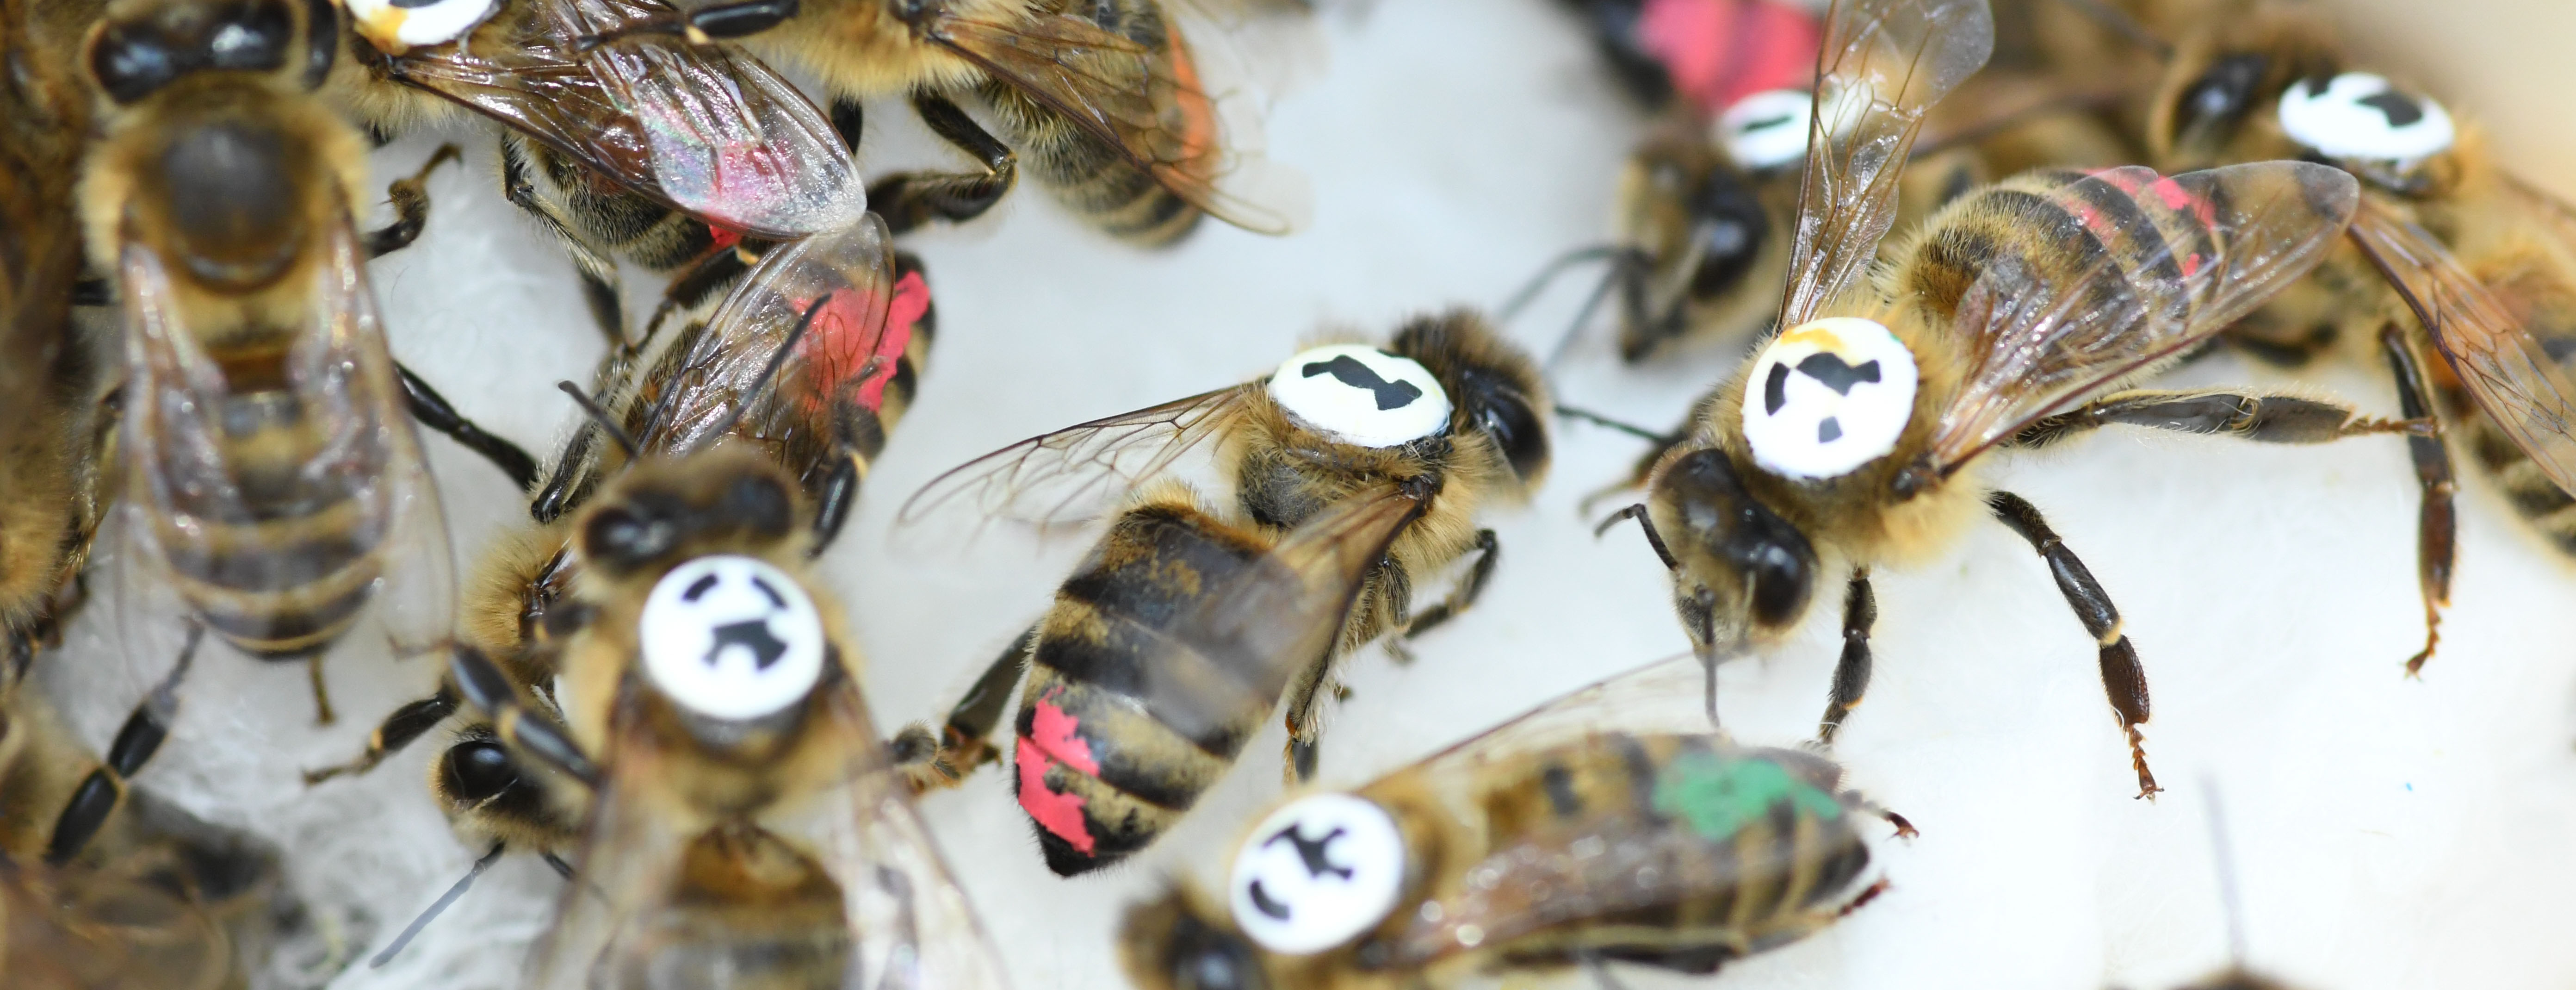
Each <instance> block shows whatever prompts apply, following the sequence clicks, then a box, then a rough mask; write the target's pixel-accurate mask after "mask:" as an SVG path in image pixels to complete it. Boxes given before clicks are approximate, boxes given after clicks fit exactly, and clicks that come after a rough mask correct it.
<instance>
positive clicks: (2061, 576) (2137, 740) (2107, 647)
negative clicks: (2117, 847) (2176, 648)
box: [1986, 492, 2163, 799]
mask: <svg viewBox="0 0 2576 990" xmlns="http://www.w3.org/2000/svg"><path fill="white" fill-rule="evenodd" d="M1986 506H1987V507H1988V508H1989V509H1992V510H1993V511H1994V514H1995V518H1996V519H1999V520H2002V521H2003V524H2004V525H2005V526H2008V527H2011V528H2012V531H2013V532H2016V533H2019V534H2021V538H2022V539H2025V540H2029V541H2030V545H2031V548H2032V549H2035V550H2038V551H2039V556H2040V559H2042V560H2045V561H2047V562H2048V570H2049V573H2050V574H2052V575H2054V576H2055V577H2056V578H2057V590H2058V592H2059V593H2060V594H2063V595H2065V596H2066V604H2067V606H2068V607H2070V608H2073V609H2074V610H2075V617H2076V618H2077V619H2079V620H2081V621H2082V622H2083V623H2084V631H2085V632H2089V633H2092V634H2093V640H2094V642H2096V643H2099V644H2101V647H2102V657H2101V663H2102V690H2103V693H2105V694H2107V695H2109V696H2110V698H2111V710H2112V711H2113V712H2115V713H2117V714H2118V715H2119V719H2120V730H2121V731H2122V732H2124V733H2127V734H2128V737H2129V763H2130V765H2131V766H2134V767H2135V768H2136V769H2137V771H2138V796H2139V797H2142V798H2150V799H2152V798H2154V797H2155V794H2156V792H2157V791H2160V790H2163V788H2161V787H2157V786H2156V777H2155V775H2154V774H2152V773H2149V772H2148V771H2147V746H2146V739H2145V737H2144V736H2143V735H2142V734H2141V733H2139V731H2138V726H2139V725H2140V724H2142V723H2144V722H2146V720H2147V714H2148V713H2147V672H2146V669H2145V668H2143V667H2141V666H2139V665H2138V649H2137V647H2135V646H2132V645H2130V643H2129V634H2128V633H2125V632H2122V631H2121V629H2120V610H2119V608H2118V607H2117V606H2114V605H2112V604H2111V595H2110V593H2109V592H2106V591H2104V590H2102V583H2101V582H2099V581H2096V580H2094V579H2093V572H2092V571H2089V570H2086V569H2085V568H2084V562H2083V561H2081V560H2078V559H2076V557H2075V551H2073V550H2069V549H2067V548H2066V543H2065V541H2063V540H2060V539H2058V538H2057V531H2056V530H2053V529H2050V528H2048V520H2047V519H2045V518H2042V517H2041V516H2040V514H2039V508H2038V507H2037V506H2034V505H2032V504H2030V503H2029V502H2028V501H2025V500H2023V498H2022V497H2021V496H2019V495H2015V494H2013V493H2011V492H1996V493H1994V494H1993V495H1990V496H1987V498H1986Z"/></svg>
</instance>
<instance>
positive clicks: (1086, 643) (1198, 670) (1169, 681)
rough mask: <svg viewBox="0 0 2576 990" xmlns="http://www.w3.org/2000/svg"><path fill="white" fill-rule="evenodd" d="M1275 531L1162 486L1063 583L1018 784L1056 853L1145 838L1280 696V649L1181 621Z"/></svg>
mask: <svg viewBox="0 0 2576 990" xmlns="http://www.w3.org/2000/svg"><path fill="white" fill-rule="evenodd" d="M1268 548H1269V541H1268V540H1267V539H1265V538H1263V537H1262V536H1260V535H1259V534H1258V533H1256V532H1251V531H1246V530H1242V529H1238V528H1236V527H1232V526H1228V525H1226V524H1225V523H1222V522H1219V521H1218V520H1216V519H1214V518H1212V517H1210V516H1208V515H1207V514H1205V513H1203V512H1200V511H1198V510H1197V509H1196V508H1194V507H1192V506H1191V505H1190V504H1189V502H1188V500H1187V499H1186V498H1182V499H1174V500H1157V501H1154V502H1150V503H1148V504H1145V505H1142V506H1139V507H1137V508H1135V509H1131V510H1129V511H1128V512H1127V514H1125V515H1123V516H1121V517H1120V518H1119V520H1118V522H1117V524H1116V525H1115V526H1113V527H1112V528H1111V529H1110V531H1109V534H1108V535H1107V536H1105V537H1103V538H1102V540H1101V542H1100V544H1099V545H1098V546H1096V547H1094V548H1093V549H1092V552H1091V555H1090V557H1089V558H1088V559H1086V560H1085V561H1084V562H1083V566H1082V567H1081V569H1080V570H1078V571H1076V572H1075V573H1074V575H1073V576H1072V577H1070V578H1068V579H1066V580H1065V582H1064V585H1063V586H1062V587H1061V588H1059V589H1057V591H1056V603H1055V607H1054V608H1053V609H1052V610H1050V611H1049V612H1048V613H1047V616H1046V618H1045V620H1044V621H1043V622H1042V624H1041V626H1040V631H1039V635H1038V640H1037V643H1036V645H1035V646H1034V647H1033V648H1032V653H1031V656H1030V660H1031V662H1030V664H1029V675H1028V681H1027V684H1026V686H1025V687H1024V688H1023V689H1022V693H1021V696H1020V714H1019V720H1018V725H1017V734H1018V739H1017V740H1016V743H1015V752H1014V754H1013V758H1014V762H1015V763H1016V764H1017V768H1018V773H1017V782H1016V784H1015V792H1016V793H1017V794H1018V795H1019V801H1020V807H1021V808H1022V809H1023V810H1025V811H1026V812H1028V815H1029V818H1030V819H1031V820H1032V821H1034V822H1035V823H1036V825H1037V832H1038V844H1039V846H1040V848H1041V849H1042V850H1043V851H1044V852H1045V854H1046V861H1047V866H1048V867H1049V868H1051V869H1053V870H1055V871H1056V872H1057V873H1059V874H1063V875H1066V876H1071V875H1074V874H1077V873H1082V872H1085V871H1087V870H1091V869H1095V868H1098V867H1101V866H1105V865H1108V864H1110V863H1113V862H1116V861H1118V860H1120V859H1122V858H1125V857H1126V856H1127V855H1128V854H1130V853H1133V852H1135V851H1136V850H1139V849H1142V848H1144V847H1145V846H1146V845H1148V844H1150V843H1152V842H1153V841H1154V839H1155V838H1157V837H1158V836H1160V835H1161V834H1162V832H1163V830H1164V829H1166V828H1168V827H1170V826H1171V824H1172V823H1173V822H1174V821H1176V820H1178V819H1179V818H1180V816H1181V815H1182V814H1183V813H1184V812H1186V811H1188V810H1189V807H1190V805H1192V804H1194V803H1196V802H1197V801H1198V797H1199V794H1200V793H1201V792H1204V791H1205V790H1207V788H1208V787H1209V786H1210V785H1212V784H1214V783H1216V781H1217V778H1219V777H1221V776H1223V775H1224V774H1225V771H1226V768H1227V767H1229V766H1231V765H1233V763H1234V758H1235V755H1236V754H1237V753H1239V752H1241V751H1242V749H1243V744H1244V741H1245V740H1246V739H1249V738H1250V737H1251V736H1252V734H1253V732H1254V731H1255V730H1256V729H1257V728H1258V727H1259V725H1260V722H1261V720H1262V718H1263V717H1264V716H1266V715H1268V714H1269V712H1270V709H1271V708H1272V707H1273V706H1275V705H1276V704H1277V702H1278V699H1279V692H1280V690H1281V688H1282V684H1281V683H1280V678H1279V677H1278V672H1276V671H1273V670H1269V669H1265V668H1267V667H1269V666H1270V664H1269V663H1268V661H1269V658H1267V657H1253V656H1244V655H1241V654H1240V653H1239V652H1238V651H1233V650H1229V649H1227V648H1226V644H1217V643H1204V642H1195V641H1193V640H1194V639H1198V638H1202V637H1197V636H1194V635H1193V634H1192V631H1191V630H1188V629H1183V628H1178V627H1179V626H1180V625H1181V621H1182V620H1183V618H1184V617H1185V616H1188V615H1189V614H1190V613H1191V611H1192V609H1193V608H1194V607H1196V606H1198V605H1199V604H1200V602H1201V599H1202V597H1203V595H1204V594H1205V593H1206V592H1207V591H1208V590H1209V589H1211V588H1214V587H1217V586H1219V585H1220V584H1222V583H1224V582H1226V581H1228V580H1230V579H1234V578H1238V577H1240V576H1242V575H1244V574H1246V573H1248V571H1249V569H1251V568H1255V567H1262V566H1267V565H1269V564H1270V563H1271V562H1270V561H1269V560H1268V558H1267V557H1265V556H1264V554H1265V552H1266V551H1267V550H1268Z"/></svg>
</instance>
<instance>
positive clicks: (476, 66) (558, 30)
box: [389, 0, 867, 240]
mask: <svg viewBox="0 0 2576 990" xmlns="http://www.w3.org/2000/svg"><path fill="white" fill-rule="evenodd" d="M675 16H676V15H675V14H674V13H673V12H672V11H671V9H670V8H669V7H667V6H665V5H663V4H662V3H660V2H658V0H508V2H505V3H503V4H502V5H501V9H500V11H499V12H498V13H496V14H495V15H494V16H493V18H492V20H491V21H489V22H487V23H485V24H483V25H482V26H480V27H478V28H476V29H475V30H474V31H472V32H470V33H468V34H466V35H465V36H464V37H463V38H460V39H458V40H456V41H454V42H450V43H448V44H444V45H437V46H433V47H428V48H417V49H413V50H411V51H409V52H406V53H404V54H402V55H397V56H391V57H390V59H389V62H390V65H391V72H392V74H393V75H394V76H395V77H396V78H397V79H400V80H401V81H403V82H406V83H409V84H411V85H414V86H418V87H421V88H423V89H426V90H428V91H430V92H432V93H436V94H438V95H440V96H443V97H446V98H447V99H450V100H453V101H455V102H457V103H459V104H463V105H464V106H466V107H468V108H471V109H473V110H475V111H477V112H480V113H482V114H484V115H486V116H489V117H491V118H493V119H495V120H498V121H500V122H501V123H503V124H506V125H508V126H510V127H512V128H515V129H517V130H519V131H521V132H523V133H525V134H527V135H528V136H530V137H532V138H534V139H536V140H538V141H540V142H543V143H544V144H546V145H547V146H549V147H552V148H554V149H555V150H556V151H558V152H561V153H563V154H565V155H567V156H570V157H571V158H573V159H574V160H576V161H578V162H580V163H582V164H584V165H586V166H589V167H590V168H591V169H593V170H595V171H598V172H600V173H602V174H604V175H607V176H609V177H611V178H613V179H615V180H616V181H617V182H618V183H619V184H621V185H624V186H626V187H628V188H630V189H633V190H635V191H637V192H639V193H642V194H644V195H646V196H649V197H651V198H653V199H655V200H658V201H660V202H661V203H663V204H664V205H667V206H669V207H671V208H673V209H676V210H679V211H681V212H683V213H686V214H689V215H690V216H693V217H697V218H699V219H702V220H705V221H706V222H708V223H711V224H714V225H716V226H719V227H723V228H725V229H728V230H733V231H737V232H740V233H743V234H748V235H751V236H753V237H758V238H762V239H766V240H788V239H793V238H797V237H802V236H805V235H807V234H812V233H815V232H817V231H824V230H831V229H835V228H840V227H844V226H847V225H849V224H850V223H853V222H855V221H856V220H857V219H858V216H859V214H860V213H861V212H862V211H864V210H865V209H866V208H867V190H866V187H865V185H864V183H862V182H861V181H860V178H859V175H858V169H857V167H856V166H855V165H854V164H853V163H852V162H851V160H850V152H849V149H848V147H847V146H845V145H844V144H842V142H841V139H840V137H839V135H838V134H836V133H835V132H834V131H833V130H832V126H831V123H830V121H828V120H826V119H824V117H823V114H822V112H821V111H819V110H816V109H815V108H814V105H813V103H812V102H810V101H808V100H807V99H806V98H805V96H804V94H803V93H800V92H798V91H797V90H796V88H795V86H793V85H791V84H789V83H788V82H787V80H786V79H784V78H782V77H780V76H779V75H778V74H777V73H776V72H773V71H771V70H770V68H769V67H768V66H766V65H763V64H761V63H760V61H759V60H757V59H754V58H752V57H750V56H748V55H745V54H742V53H740V52H738V51H736V50H734V49H732V48H731V47H729V46H723V45H693V44H690V43H689V42H687V41H686V40H684V39H682V38H678V37H674V36H670V35H665V34H651V33H636V34H629V35H625V36H622V37H619V38H618V39H617V40H614V41H611V42H608V43H606V44H602V45H599V46H598V47H595V48H592V49H590V50H587V51H583V50H581V46H582V43H583V42H582V39H584V38H587V37H595V36H601V35H609V34H613V33H616V32H617V31H618V30H619V29H621V28H626V27H630V26H633V25H637V24H641V23H646V22H655V21H660V20H669V19H672V18H674V17H675Z"/></svg>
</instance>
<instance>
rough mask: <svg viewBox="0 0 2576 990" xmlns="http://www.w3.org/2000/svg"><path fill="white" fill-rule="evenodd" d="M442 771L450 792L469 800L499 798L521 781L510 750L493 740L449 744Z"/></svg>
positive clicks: (440, 770) (474, 740)
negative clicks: (502, 793) (512, 761)
mask: <svg viewBox="0 0 2576 990" xmlns="http://www.w3.org/2000/svg"><path fill="white" fill-rule="evenodd" d="M439 774H440V776H441V777H442V778H443V782H444V783H445V784H446V785H447V789H448V791H449V792H450V793H452V794H454V795H455V796H456V797H459V798H462V799H464V800H467V801H487V800H490V799H492V798H495V797H499V796H500V795H501V792H503V791H506V790H509V789H510V788H511V786H513V785H515V784H517V783H518V782H519V768H518V766H517V765H516V764H513V763H511V762H510V753H509V751H508V750H506V749H503V748H501V744H500V743H498V742H495V741H493V740H490V739H468V740H466V741H464V742H460V743H457V744H456V745H454V746H451V747H448V750H447V753H446V755H445V756H444V757H443V758H442V760H441V763H440V766H439Z"/></svg>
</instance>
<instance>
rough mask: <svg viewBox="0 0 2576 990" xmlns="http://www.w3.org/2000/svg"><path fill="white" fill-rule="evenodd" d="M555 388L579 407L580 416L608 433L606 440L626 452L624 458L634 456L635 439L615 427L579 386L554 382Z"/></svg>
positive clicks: (620, 427)
mask: <svg viewBox="0 0 2576 990" xmlns="http://www.w3.org/2000/svg"><path fill="white" fill-rule="evenodd" d="M555 387H556V388H559V389H562V390H563V393H564V394H565V395H569V396H572V401H573V402H574V403H575V404H577V405H579V406H581V412H582V415H585V416H588V417H590V421H591V422H592V423H594V424H597V425H598V426H599V428H600V429H603V430H606V431H608V438H609V439H611V440H615V441H617V446H618V448H619V449H621V450H624V451H626V456H628V457H634V456H636V453H635V438H634V437H632V436H628V435H627V433H626V428H625V427H622V426H619V425H617V421H616V420H615V419H612V418H610V417H609V415H608V410H606V409H602V408H600V407H599V403H598V402H596V401H593V400H592V399H591V397H590V395H589V393H586V392H583V391H582V390H581V386H579V385H575V384H573V383H571V382H556V383H555Z"/></svg>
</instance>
